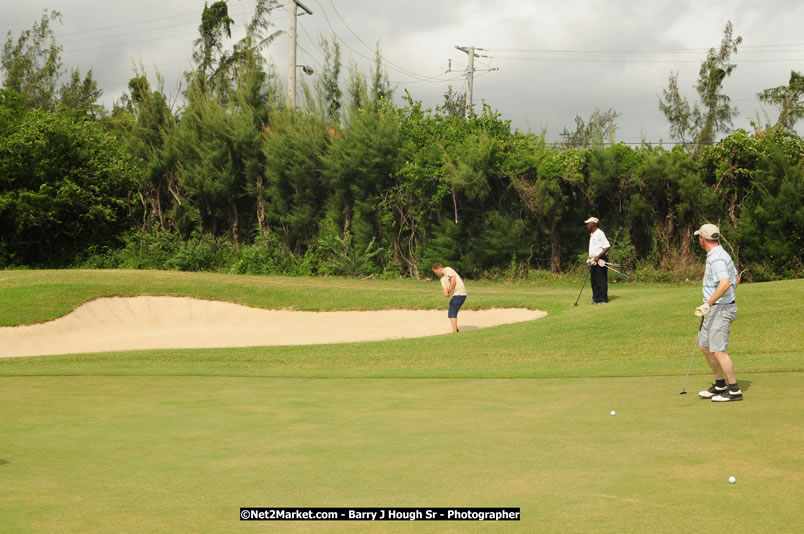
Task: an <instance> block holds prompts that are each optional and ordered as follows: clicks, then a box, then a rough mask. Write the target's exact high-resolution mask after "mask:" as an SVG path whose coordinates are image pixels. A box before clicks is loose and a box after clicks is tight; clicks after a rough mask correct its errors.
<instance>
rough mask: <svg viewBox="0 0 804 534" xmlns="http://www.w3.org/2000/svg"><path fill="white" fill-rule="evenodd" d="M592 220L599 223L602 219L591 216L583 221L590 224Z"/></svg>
mask: <svg viewBox="0 0 804 534" xmlns="http://www.w3.org/2000/svg"><path fill="white" fill-rule="evenodd" d="M590 222H593V223H595V224H597V223H599V222H600V221H599V220H598V218H597V217H589V218H588V219H586V220H585V221H584V222H583V223H584V224H589V223H590Z"/></svg>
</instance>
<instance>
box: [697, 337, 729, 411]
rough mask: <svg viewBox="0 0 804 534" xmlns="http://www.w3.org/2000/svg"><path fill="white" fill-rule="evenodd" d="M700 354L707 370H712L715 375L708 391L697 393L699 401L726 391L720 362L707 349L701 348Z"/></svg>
mask: <svg viewBox="0 0 804 534" xmlns="http://www.w3.org/2000/svg"><path fill="white" fill-rule="evenodd" d="M701 352H703V355H704V357H705V358H706V363H708V364H709V368H710V369H712V372H713V373H714V374H715V383H714V384H713V385H712V387H710V388H709V389H706V390H704V391H701V392H699V393H698V397H699V398H701V399H711V398H712V397H715V396H717V395H720V394H721V393H725V392H726V390H727V389H728V388H727V387H726V378H725V375H724V374H723V368H721V367H720V362H719V361H718V359H717V358H716V357H715V353H713V352H712V351H710V350H709V347H701Z"/></svg>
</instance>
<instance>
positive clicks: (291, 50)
mask: <svg viewBox="0 0 804 534" xmlns="http://www.w3.org/2000/svg"><path fill="white" fill-rule="evenodd" d="M297 6H298V7H301V8H302V9H303V10H304V11H306V12H307V14H308V15H312V14H313V12H312V11H310V10H309V9H307V7H306V6H305V5H304V4H302V3H301V2H299V0H290V28H288V43H289V44H288V104H289V106H290V109H296V12H297V9H296V7H297Z"/></svg>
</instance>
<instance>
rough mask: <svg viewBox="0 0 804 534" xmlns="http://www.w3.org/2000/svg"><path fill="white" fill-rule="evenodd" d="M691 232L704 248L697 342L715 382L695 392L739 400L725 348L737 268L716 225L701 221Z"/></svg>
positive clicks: (715, 398)
mask: <svg viewBox="0 0 804 534" xmlns="http://www.w3.org/2000/svg"><path fill="white" fill-rule="evenodd" d="M695 235H696V236H697V237H698V244H699V245H700V246H701V248H702V249H704V250H705V251H706V271H705V272H704V278H703V300H704V303H703V304H702V305H700V306H698V307H697V308H695V310H696V315H699V316H702V317H703V322H702V323H701V331H700V333H699V334H698V344H699V345H700V346H701V352H703V353H704V356H706V361H707V363H708V364H709V367H711V368H712V371H713V372H714V373H715V383H714V384H713V385H712V387H710V388H709V389H708V390H706V391H701V392H700V393H698V397H700V398H702V399H712V401H714V402H731V401H740V400H743V392H742V391H740V386H739V385H737V377H736V375H735V374H734V363H733V362H732V361H731V358H730V357H729V353H728V352H726V349H728V347H729V331H730V328H731V322H732V321H734V318H735V317H737V302H736V298H735V291H734V290H735V288H736V287H737V269H736V268H735V267H734V262H733V261H732V259H731V256H729V254H728V252H726V251H725V250H724V249H723V247H721V246H720V229H719V228H718V227H717V226H715V225H714V224H704V225H703V226H701V228H700V229H698V230H697V231H696V232H695ZM727 380H728V382H727Z"/></svg>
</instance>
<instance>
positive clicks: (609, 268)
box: [606, 263, 631, 280]
mask: <svg viewBox="0 0 804 534" xmlns="http://www.w3.org/2000/svg"><path fill="white" fill-rule="evenodd" d="M606 269H608V270H610V271H614V272H615V273H617V274H619V275H620V276H624V277H626V278H628V279H629V280H630V279H631V277H630V276H628V275H627V274H625V273H621V272H620V271H618V270H617V269H612V268H611V267H609V264H608V263H607V264H606Z"/></svg>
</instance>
